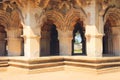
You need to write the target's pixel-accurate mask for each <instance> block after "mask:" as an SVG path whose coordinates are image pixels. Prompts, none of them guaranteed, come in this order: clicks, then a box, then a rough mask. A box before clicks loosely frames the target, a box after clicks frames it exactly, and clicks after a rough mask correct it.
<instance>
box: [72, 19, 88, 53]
mask: <svg viewBox="0 0 120 80" xmlns="http://www.w3.org/2000/svg"><path fill="white" fill-rule="evenodd" d="M72 54H73V55H86V38H85V28H84V27H83V22H82V21H79V22H77V23H76V24H75V27H74V30H73V40H72Z"/></svg>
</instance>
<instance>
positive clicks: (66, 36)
mask: <svg viewBox="0 0 120 80" xmlns="http://www.w3.org/2000/svg"><path fill="white" fill-rule="evenodd" d="M58 39H59V45H60V47H59V48H60V55H72V31H66V32H62V31H60V30H58Z"/></svg>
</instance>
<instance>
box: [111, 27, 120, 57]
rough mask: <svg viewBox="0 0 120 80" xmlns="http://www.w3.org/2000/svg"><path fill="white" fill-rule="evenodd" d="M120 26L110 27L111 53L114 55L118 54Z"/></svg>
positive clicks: (119, 50) (119, 51)
mask: <svg viewBox="0 0 120 80" xmlns="http://www.w3.org/2000/svg"><path fill="white" fill-rule="evenodd" d="M119 30H120V28H119V27H112V33H113V35H112V36H113V42H112V43H113V53H114V54H115V56H120V31H119Z"/></svg>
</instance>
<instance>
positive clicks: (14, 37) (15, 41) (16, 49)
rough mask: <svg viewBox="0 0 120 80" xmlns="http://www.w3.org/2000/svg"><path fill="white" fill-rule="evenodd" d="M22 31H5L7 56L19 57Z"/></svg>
mask: <svg viewBox="0 0 120 80" xmlns="http://www.w3.org/2000/svg"><path fill="white" fill-rule="evenodd" d="M21 31H22V29H11V30H7V42H8V45H7V46H8V56H20V55H21V54H22V38H21V37H20V35H21Z"/></svg>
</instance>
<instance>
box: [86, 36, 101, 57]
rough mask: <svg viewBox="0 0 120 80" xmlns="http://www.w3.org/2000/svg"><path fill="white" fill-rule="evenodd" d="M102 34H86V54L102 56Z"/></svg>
mask: <svg viewBox="0 0 120 80" xmlns="http://www.w3.org/2000/svg"><path fill="white" fill-rule="evenodd" d="M102 37H103V35H102V34H95V35H94V34H93V35H89V34H88V35H87V34H86V44H87V56H90V57H102V51H103V44H102Z"/></svg>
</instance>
